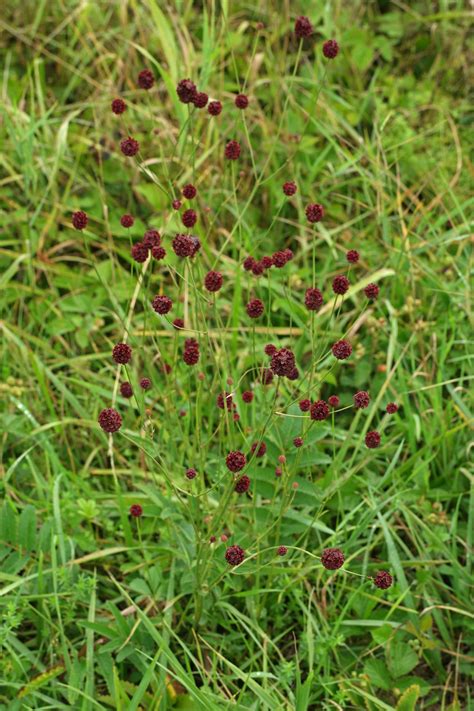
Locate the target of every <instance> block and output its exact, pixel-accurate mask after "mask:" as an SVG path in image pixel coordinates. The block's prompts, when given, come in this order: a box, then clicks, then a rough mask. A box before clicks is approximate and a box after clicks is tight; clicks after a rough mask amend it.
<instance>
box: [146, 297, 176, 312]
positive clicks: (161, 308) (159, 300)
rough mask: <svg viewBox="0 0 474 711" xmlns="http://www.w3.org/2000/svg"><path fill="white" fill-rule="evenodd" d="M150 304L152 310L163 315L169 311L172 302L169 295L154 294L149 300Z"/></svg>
mask: <svg viewBox="0 0 474 711" xmlns="http://www.w3.org/2000/svg"><path fill="white" fill-rule="evenodd" d="M151 305H152V307H153V311H156V313H157V314H161V315H162V316H163V315H164V314H167V313H168V312H169V311H171V308H172V306H173V302H172V301H171V299H170V297H169V296H155V298H154V299H153V301H152V302H151Z"/></svg>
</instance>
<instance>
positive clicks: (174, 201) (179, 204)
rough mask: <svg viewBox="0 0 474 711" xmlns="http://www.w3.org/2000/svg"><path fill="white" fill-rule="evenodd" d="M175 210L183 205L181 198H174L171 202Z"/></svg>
mask: <svg viewBox="0 0 474 711" xmlns="http://www.w3.org/2000/svg"><path fill="white" fill-rule="evenodd" d="M171 206H172V208H173V210H179V209H180V207H181V200H173V202H172V203H171Z"/></svg>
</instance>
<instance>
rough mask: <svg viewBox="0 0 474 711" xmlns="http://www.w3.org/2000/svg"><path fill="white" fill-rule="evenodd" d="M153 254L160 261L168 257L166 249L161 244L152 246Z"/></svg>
mask: <svg viewBox="0 0 474 711" xmlns="http://www.w3.org/2000/svg"><path fill="white" fill-rule="evenodd" d="M151 256H152V257H153V258H154V259H157V260H158V261H159V260H160V259H164V258H165V257H166V250H165V248H164V247H161V246H160V245H158V246H156V247H152V248H151Z"/></svg>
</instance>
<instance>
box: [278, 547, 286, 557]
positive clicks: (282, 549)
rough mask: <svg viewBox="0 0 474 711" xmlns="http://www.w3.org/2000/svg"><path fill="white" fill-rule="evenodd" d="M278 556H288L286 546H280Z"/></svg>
mask: <svg viewBox="0 0 474 711" xmlns="http://www.w3.org/2000/svg"><path fill="white" fill-rule="evenodd" d="M277 553H278V555H286V554H287V553H288V548H287V547H286V546H278V550H277Z"/></svg>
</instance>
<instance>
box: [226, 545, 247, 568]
mask: <svg viewBox="0 0 474 711" xmlns="http://www.w3.org/2000/svg"><path fill="white" fill-rule="evenodd" d="M244 558H245V551H244V549H243V548H241V547H240V546H230V547H229V548H227V550H226V552H225V559H226V561H227V562H228V563H229V565H240V564H241V563H242V561H243V559H244Z"/></svg>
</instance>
